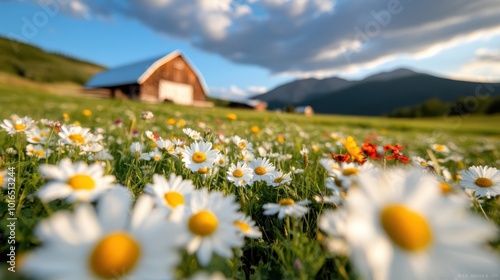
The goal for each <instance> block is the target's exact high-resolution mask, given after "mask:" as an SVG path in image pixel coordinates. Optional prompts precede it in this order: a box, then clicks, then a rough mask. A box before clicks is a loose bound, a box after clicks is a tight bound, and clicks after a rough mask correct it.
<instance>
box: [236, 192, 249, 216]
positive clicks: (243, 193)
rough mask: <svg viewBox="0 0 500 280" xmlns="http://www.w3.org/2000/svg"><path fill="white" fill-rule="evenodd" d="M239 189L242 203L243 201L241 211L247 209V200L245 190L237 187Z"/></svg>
mask: <svg viewBox="0 0 500 280" xmlns="http://www.w3.org/2000/svg"><path fill="white" fill-rule="evenodd" d="M236 188H237V189H238V192H239V195H240V201H241V209H245V210H246V207H247V200H246V198H245V190H244V187H236Z"/></svg>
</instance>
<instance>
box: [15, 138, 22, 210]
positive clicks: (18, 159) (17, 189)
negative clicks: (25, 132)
mask: <svg viewBox="0 0 500 280" xmlns="http://www.w3.org/2000/svg"><path fill="white" fill-rule="evenodd" d="M16 136H17V137H16V138H17V139H16V145H17V172H16V177H17V178H16V200H18V198H19V196H18V195H19V190H20V189H21V136H20V134H19V133H17V135H16Z"/></svg>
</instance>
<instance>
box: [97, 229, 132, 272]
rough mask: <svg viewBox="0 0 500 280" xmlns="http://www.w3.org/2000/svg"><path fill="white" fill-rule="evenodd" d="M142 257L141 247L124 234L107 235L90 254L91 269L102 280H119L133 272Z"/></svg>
mask: <svg viewBox="0 0 500 280" xmlns="http://www.w3.org/2000/svg"><path fill="white" fill-rule="evenodd" d="M140 256H141V247H140V245H139V244H138V243H137V241H135V240H134V239H133V238H132V237H131V236H129V235H128V234H126V233H123V232H115V233H111V234H109V235H107V236H106V237H104V238H103V239H101V241H99V242H98V243H97V245H96V246H95V248H94V249H93V251H92V253H91V254H90V268H91V270H92V272H94V274H95V275H96V276H98V277H100V278H102V279H117V278H121V276H123V275H126V274H128V273H129V272H131V271H132V270H133V269H134V267H135V265H136V264H137V262H138V260H139V258H140Z"/></svg>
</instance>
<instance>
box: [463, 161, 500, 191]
mask: <svg viewBox="0 0 500 280" xmlns="http://www.w3.org/2000/svg"><path fill="white" fill-rule="evenodd" d="M460 177H461V180H460V185H461V186H462V187H463V188H465V189H471V190H474V191H475V193H476V196H477V197H487V198H490V197H495V196H497V195H499V194H500V171H499V170H498V169H496V168H494V167H488V166H472V167H469V169H468V170H465V171H462V172H460Z"/></svg>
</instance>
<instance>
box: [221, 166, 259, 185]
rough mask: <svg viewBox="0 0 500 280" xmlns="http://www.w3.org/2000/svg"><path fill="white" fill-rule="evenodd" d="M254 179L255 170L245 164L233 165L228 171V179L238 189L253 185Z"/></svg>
mask: <svg viewBox="0 0 500 280" xmlns="http://www.w3.org/2000/svg"><path fill="white" fill-rule="evenodd" d="M252 178H253V170H252V168H250V167H248V166H247V164H246V163H244V162H241V161H240V162H238V163H236V164H234V163H232V164H231V166H230V167H229V169H228V171H227V179H228V180H229V181H230V182H233V183H234V184H235V185H236V186H237V187H244V186H249V185H251V184H252V183H253V182H252Z"/></svg>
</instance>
